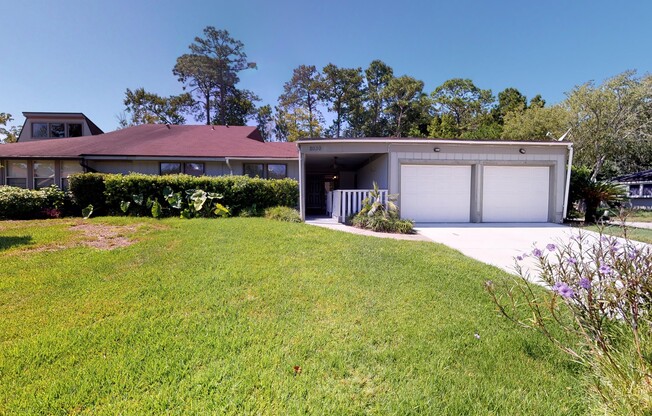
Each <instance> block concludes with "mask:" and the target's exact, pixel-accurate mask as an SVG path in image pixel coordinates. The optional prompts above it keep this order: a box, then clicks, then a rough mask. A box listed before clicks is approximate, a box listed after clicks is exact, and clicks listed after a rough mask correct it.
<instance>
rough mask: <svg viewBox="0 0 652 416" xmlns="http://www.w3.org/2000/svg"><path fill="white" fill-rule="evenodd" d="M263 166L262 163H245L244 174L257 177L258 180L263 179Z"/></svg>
mask: <svg viewBox="0 0 652 416" xmlns="http://www.w3.org/2000/svg"><path fill="white" fill-rule="evenodd" d="M264 167H265V165H263V164H262V163H245V164H244V174H245V175H247V176H249V177H252V178H255V177H256V176H258V177H259V178H264V177H265V176H264V175H265V171H264Z"/></svg>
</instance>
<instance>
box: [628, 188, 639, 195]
mask: <svg viewBox="0 0 652 416" xmlns="http://www.w3.org/2000/svg"><path fill="white" fill-rule="evenodd" d="M640 192H641V187H640V185H629V196H639V193H640Z"/></svg>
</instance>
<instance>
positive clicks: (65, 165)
mask: <svg viewBox="0 0 652 416" xmlns="http://www.w3.org/2000/svg"><path fill="white" fill-rule="evenodd" d="M83 171H84V169H83V168H82V167H81V165H80V164H79V162H77V161H76V160H63V161H61V189H63V190H68V188H69V186H70V185H69V183H68V176H70V175H72V174H73V173H82V172H83Z"/></svg>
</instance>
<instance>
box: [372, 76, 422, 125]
mask: <svg viewBox="0 0 652 416" xmlns="http://www.w3.org/2000/svg"><path fill="white" fill-rule="evenodd" d="M422 91H423V81H419V80H417V79H414V78H412V77H410V76H407V75H404V76H402V77H398V78H392V79H391V80H390V81H389V83H388V84H387V87H386V88H385V89H384V90H383V94H382V97H383V99H385V100H386V102H387V108H386V110H385V112H386V113H387V114H389V115H390V117H391V119H392V121H393V134H394V137H402V136H403V135H404V133H405V130H406V128H405V124H404V119H405V117H406V115H407V113H408V110H410V109H412V108H414V107H415V106H416V105H417V104H418V103H419V101H420V99H421V98H422V97H421V93H422Z"/></svg>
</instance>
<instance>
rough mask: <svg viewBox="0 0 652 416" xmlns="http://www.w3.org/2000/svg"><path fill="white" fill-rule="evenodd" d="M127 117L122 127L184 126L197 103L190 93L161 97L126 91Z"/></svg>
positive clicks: (121, 122)
mask: <svg viewBox="0 0 652 416" xmlns="http://www.w3.org/2000/svg"><path fill="white" fill-rule="evenodd" d="M123 102H124V105H125V107H126V108H125V112H126V114H127V116H126V117H124V118H122V119H121V120H120V127H127V126H135V125H138V124H184V123H185V122H186V118H185V116H184V114H186V113H188V112H189V111H191V109H192V107H193V106H194V105H195V101H194V100H193V98H192V96H191V95H190V94H189V93H183V94H180V95H171V96H169V97H161V96H160V95H158V94H154V93H151V92H147V91H145V89H144V88H136V89H135V90H133V91H132V90H130V89H129V88H127V90H126V91H125V99H124V101H123Z"/></svg>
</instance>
